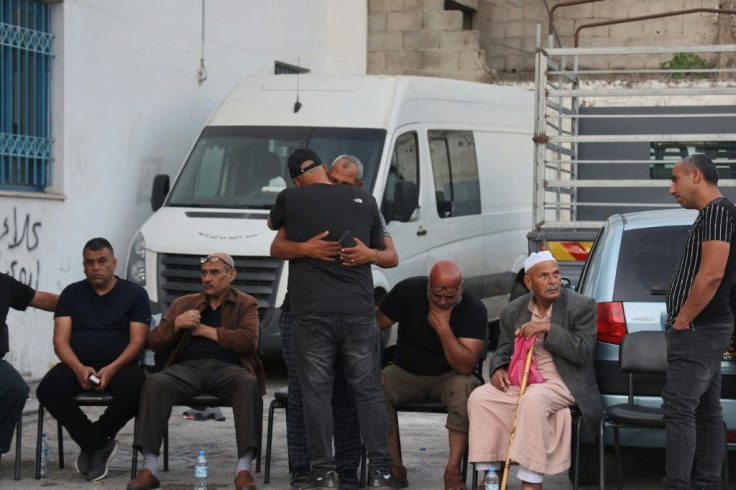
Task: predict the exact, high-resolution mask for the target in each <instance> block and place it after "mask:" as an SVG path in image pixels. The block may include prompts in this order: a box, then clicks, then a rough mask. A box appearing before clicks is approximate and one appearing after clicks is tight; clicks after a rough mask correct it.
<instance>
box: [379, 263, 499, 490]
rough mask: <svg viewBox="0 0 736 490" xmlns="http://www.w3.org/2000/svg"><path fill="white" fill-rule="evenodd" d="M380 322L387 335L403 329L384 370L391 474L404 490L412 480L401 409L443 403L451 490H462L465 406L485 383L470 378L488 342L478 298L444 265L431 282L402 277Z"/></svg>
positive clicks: (431, 276) (434, 272)
mask: <svg viewBox="0 0 736 490" xmlns="http://www.w3.org/2000/svg"><path fill="white" fill-rule="evenodd" d="M376 316H377V319H378V327H379V329H381V330H383V329H384V328H386V327H389V326H391V325H393V324H394V323H396V322H398V323H399V327H398V332H397V334H398V337H397V339H396V347H395V350H394V358H393V364H392V365H390V366H387V367H386V368H385V369H384V370H383V378H384V391H385V397H386V412H387V416H388V423H389V453H390V454H391V458H392V460H393V461H392V464H391V471H392V473H393V475H394V477H395V480H396V481H397V482H399V485H398V486H399V487H401V488H403V487H406V486H407V485H408V482H407V478H406V468H405V467H404V465H403V463H402V461H401V455H400V454H399V449H398V437H397V427H396V407H397V406H399V405H401V404H402V403H404V402H407V401H410V400H416V399H423V398H440V399H441V400H442V402H443V403H444V404H445V405H446V406H447V422H446V425H445V427H447V429H448V431H449V441H450V456H449V459H448V461H447V466H446V468H445V474H444V484H445V488H448V489H457V488H462V489H464V488H465V482H464V480H463V477H462V473H461V472H460V463H461V460H462V455H463V453H465V449H466V448H467V446H468V411H467V403H468V397H469V396H470V393H471V392H472V391H473V389H475V387H476V386H478V385H479V384H480V382H479V380H478V379H477V378H475V377H474V376H472V375H471V373H472V372H473V368H474V367H475V366H476V364H478V361H479V359H480V357H481V354H482V352H483V344H484V343H485V342H486V338H487V331H488V312H487V311H486V307H485V306H484V305H483V303H482V302H481V301H480V299H478V297H477V296H476V295H474V294H473V293H471V292H468V291H463V275H462V271H461V270H460V267H459V266H458V265H457V264H456V263H454V262H450V261H448V260H442V261H439V262H437V263H436V264H434V266H433V267H432V270H431V271H430V273H429V277H425V276H421V277H412V278H409V279H404V280H403V281H401V282H399V283H398V284H397V285H396V286H394V287H393V289H392V290H391V291H390V292H389V293H388V295H387V296H386V297H385V298H384V300H383V301H382V302H381V304H380V306H379V307H378V310H377V312H376Z"/></svg>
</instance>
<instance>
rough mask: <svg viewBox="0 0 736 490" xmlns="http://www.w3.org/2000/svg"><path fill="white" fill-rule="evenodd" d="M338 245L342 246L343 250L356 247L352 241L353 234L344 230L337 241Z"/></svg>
mask: <svg viewBox="0 0 736 490" xmlns="http://www.w3.org/2000/svg"><path fill="white" fill-rule="evenodd" d="M338 242H339V243H340V245H342V246H343V248H350V247H354V246H356V245H357V243H356V242H355V240H354V239H353V234H352V233H350V230H346V231H344V232H342V235H340V239H339V240H338Z"/></svg>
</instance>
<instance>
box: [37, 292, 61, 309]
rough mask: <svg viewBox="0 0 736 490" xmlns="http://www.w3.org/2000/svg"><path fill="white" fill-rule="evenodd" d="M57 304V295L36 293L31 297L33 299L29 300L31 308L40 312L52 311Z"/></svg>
mask: <svg viewBox="0 0 736 490" xmlns="http://www.w3.org/2000/svg"><path fill="white" fill-rule="evenodd" d="M58 302H59V295H58V294H53V293H47V292H45V291H36V294H34V295H33V299H32V300H31V306H33V307H34V308H39V309H41V310H46V311H54V310H55V309H56V304H57V303H58Z"/></svg>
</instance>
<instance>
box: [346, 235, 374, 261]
mask: <svg viewBox="0 0 736 490" xmlns="http://www.w3.org/2000/svg"><path fill="white" fill-rule="evenodd" d="M354 240H355V243H357V245H356V246H354V247H348V248H343V249H342V250H340V258H341V259H342V265H344V266H345V267H355V266H358V265H363V264H372V263H374V262H376V251H375V250H373V249H372V248H368V246H367V245H366V244H365V243H363V242H362V241H361V240H360V238H354Z"/></svg>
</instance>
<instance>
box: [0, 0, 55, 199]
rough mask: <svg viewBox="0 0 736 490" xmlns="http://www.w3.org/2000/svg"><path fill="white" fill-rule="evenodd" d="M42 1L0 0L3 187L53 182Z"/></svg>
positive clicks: (48, 43)
mask: <svg viewBox="0 0 736 490" xmlns="http://www.w3.org/2000/svg"><path fill="white" fill-rule="evenodd" d="M50 30H51V19H50V16H49V11H48V7H47V6H46V5H45V4H44V2H42V1H39V0H0V189H2V190H20V191H44V190H45V189H46V187H47V186H49V185H50V184H51V165H50V162H51V143H52V139H51V134H50V133H51V131H50V126H51V117H50V116H51V104H50V91H49V87H50V83H49V82H50V67H51V58H52V56H53V35H52V34H51V32H50Z"/></svg>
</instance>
